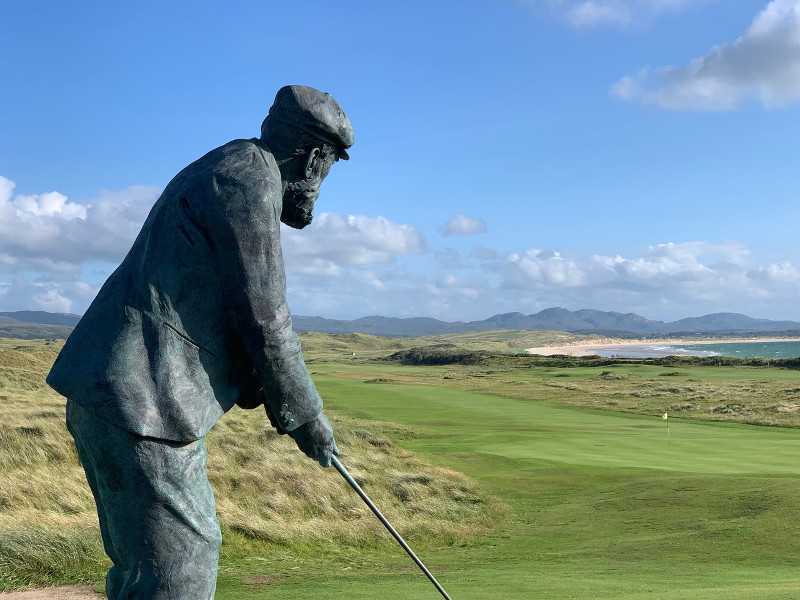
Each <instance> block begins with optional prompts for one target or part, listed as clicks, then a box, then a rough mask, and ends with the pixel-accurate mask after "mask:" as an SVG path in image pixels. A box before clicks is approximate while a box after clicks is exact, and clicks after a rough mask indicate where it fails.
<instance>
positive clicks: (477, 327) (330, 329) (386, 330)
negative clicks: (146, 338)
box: [0, 308, 800, 338]
mask: <svg viewBox="0 0 800 600" xmlns="http://www.w3.org/2000/svg"><path fill="white" fill-rule="evenodd" d="M79 320H80V316H79V315H73V314H67V313H50V312H45V311H16V312H0V337H25V338H31V337H38V338H50V337H53V338H63V337H66V336H67V335H68V334H69V331H70V330H71V328H72V327H73V326H74V325H75V324H76V323H77V322H78V321H79ZM293 322H294V328H295V329H296V330H297V331H321V332H324V333H369V334H372V335H385V336H423V335H442V334H447V333H468V332H478V331H494V330H502V329H509V330H548V331H569V332H572V333H594V334H601V335H615V336H630V337H648V336H649V337H653V336H677V335H683V336H693V335H694V336H699V335H743V334H795V335H800V322H797V321H773V320H770V319H754V318H753V317H749V316H747V315H742V314H738V313H714V314H710V315H704V316H701V317H690V318H686V319H680V320H678V321H654V320H651V319H646V318H645V317H642V316H640V315H637V314H634V313H619V312H609V311H600V310H589V309H584V310H575V311H572V310H567V309H566V308H547V309H545V310H543V311H541V312H538V313H534V314H529V315H526V314H523V313H519V312H512V313H504V314H499V315H494V316H493V317H489V318H488V319H483V320H480V321H440V320H439V319H432V318H428V317H411V318H399V317H381V316H372V317H362V318H360V319H355V320H351V321H348V320H339V319H326V318H324V317H309V316H303V315H295V316H294V317H293Z"/></svg>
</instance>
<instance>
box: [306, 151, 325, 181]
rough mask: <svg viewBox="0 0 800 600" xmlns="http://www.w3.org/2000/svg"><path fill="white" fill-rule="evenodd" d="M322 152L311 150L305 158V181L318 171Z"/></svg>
mask: <svg viewBox="0 0 800 600" xmlns="http://www.w3.org/2000/svg"><path fill="white" fill-rule="evenodd" d="M321 154H322V150H320V149H319V148H312V149H311V152H309V153H308V157H306V179H309V178H310V177H311V176H312V175H313V174H314V173H315V172H318V171H319V164H318V163H319V157H320V155H321Z"/></svg>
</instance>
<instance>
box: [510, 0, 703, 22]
mask: <svg viewBox="0 0 800 600" xmlns="http://www.w3.org/2000/svg"><path fill="white" fill-rule="evenodd" d="M522 1H523V2H524V3H525V4H527V5H529V6H531V7H536V8H538V7H549V8H550V9H551V10H555V11H556V12H557V13H558V14H560V15H561V16H562V17H563V18H564V19H565V20H566V21H567V23H569V24H570V25H572V26H573V27H575V28H579V29H585V28H597V27H617V28H621V27H629V26H632V25H636V24H639V23H643V22H648V21H651V20H652V19H654V18H656V17H659V16H661V15H664V14H668V13H671V12H676V11H679V10H682V9H686V8H691V7H694V6H696V5H699V4H703V3H705V2H706V1H708V0H522Z"/></svg>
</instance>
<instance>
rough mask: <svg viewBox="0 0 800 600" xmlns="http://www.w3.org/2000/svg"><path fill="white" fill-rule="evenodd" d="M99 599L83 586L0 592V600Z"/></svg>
mask: <svg viewBox="0 0 800 600" xmlns="http://www.w3.org/2000/svg"><path fill="white" fill-rule="evenodd" d="M101 598H103V596H101V595H100V594H98V593H96V592H95V591H94V590H93V589H92V588H90V587H87V586H83V585H80V586H75V585H69V586H65V587H55V588H44V589H40V590H28V591H27V592H7V593H4V592H0V600H99V599H101Z"/></svg>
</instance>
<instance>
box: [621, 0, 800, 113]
mask: <svg viewBox="0 0 800 600" xmlns="http://www.w3.org/2000/svg"><path fill="white" fill-rule="evenodd" d="M611 92H612V94H613V95H615V96H617V97H619V98H621V99H623V100H628V101H637V102H641V103H643V104H648V105H653V106H656V107H658V108H662V109H667V110H712V111H719V110H732V109H735V108H737V107H739V106H741V105H743V104H745V103H747V102H751V101H756V102H760V103H761V104H762V105H763V106H765V107H767V108H778V107H783V106H787V105H789V104H792V103H795V102H798V101H800V0H772V1H771V2H770V3H769V4H768V5H767V6H766V8H764V9H763V10H762V11H761V13H759V14H758V16H756V18H755V19H754V21H753V22H752V24H751V25H750V27H749V28H748V29H747V31H746V32H745V33H744V34H743V35H742V36H740V37H739V38H738V39H736V40H735V41H733V42H731V43H727V44H722V45H720V46H717V47H715V48H713V49H712V50H711V51H710V52H709V53H708V54H706V55H705V56H701V57H699V58H696V59H694V60H693V61H692V62H691V63H690V64H689V65H688V66H685V67H662V68H659V69H643V70H642V71H640V72H639V73H637V74H636V75H631V76H627V77H624V78H622V79H621V80H620V81H618V82H617V83H616V84H615V85H614V86H613V87H612V90H611Z"/></svg>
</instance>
